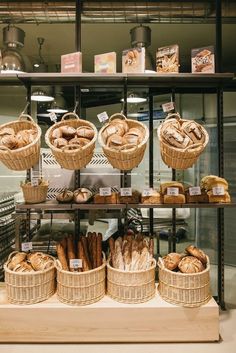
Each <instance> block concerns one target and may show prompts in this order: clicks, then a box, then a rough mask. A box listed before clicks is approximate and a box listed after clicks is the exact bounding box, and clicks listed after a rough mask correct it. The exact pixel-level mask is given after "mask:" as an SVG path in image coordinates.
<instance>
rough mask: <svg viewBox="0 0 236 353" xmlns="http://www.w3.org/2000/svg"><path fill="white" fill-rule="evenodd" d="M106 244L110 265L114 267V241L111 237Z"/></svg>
mask: <svg viewBox="0 0 236 353" xmlns="http://www.w3.org/2000/svg"><path fill="white" fill-rule="evenodd" d="M108 244H109V248H110V254H111V265H112V266H113V267H114V254H115V241H114V239H113V238H112V237H111V238H109V240H108Z"/></svg>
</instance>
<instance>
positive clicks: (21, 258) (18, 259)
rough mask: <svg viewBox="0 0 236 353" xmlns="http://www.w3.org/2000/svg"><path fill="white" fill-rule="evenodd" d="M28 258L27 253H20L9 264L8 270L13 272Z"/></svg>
mask: <svg viewBox="0 0 236 353" xmlns="http://www.w3.org/2000/svg"><path fill="white" fill-rule="evenodd" d="M26 257H27V254H26V253H25V252H18V253H16V254H15V255H14V256H13V257H12V258H11V261H10V262H9V264H8V268H9V269H10V270H13V269H14V268H15V267H16V266H17V265H19V264H20V263H21V262H22V261H24V260H25V259H26Z"/></svg>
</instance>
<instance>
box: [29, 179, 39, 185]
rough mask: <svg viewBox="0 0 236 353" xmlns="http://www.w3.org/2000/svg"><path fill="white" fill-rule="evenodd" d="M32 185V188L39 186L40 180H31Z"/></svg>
mask: <svg viewBox="0 0 236 353" xmlns="http://www.w3.org/2000/svg"><path fill="white" fill-rule="evenodd" d="M31 185H32V186H38V185H39V179H38V178H35V177H33V178H31Z"/></svg>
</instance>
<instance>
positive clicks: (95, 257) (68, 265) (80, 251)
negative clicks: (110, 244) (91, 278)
mask: <svg viewBox="0 0 236 353" xmlns="http://www.w3.org/2000/svg"><path fill="white" fill-rule="evenodd" d="M57 256H58V259H59V261H60V263H61V266H62V269H63V270H65V271H71V272H75V271H78V272H85V271H89V270H92V269H94V268H97V267H100V266H101V265H102V234H101V233H95V232H94V233H91V232H88V234H87V236H85V235H82V234H81V235H80V237H79V241H78V242H77V243H76V244H75V241H74V239H73V237H71V236H70V237H67V238H64V239H63V240H62V241H61V242H60V243H58V244H57ZM74 259H80V260H82V261H81V262H82V263H81V267H78V268H74V267H73V266H72V262H71V261H70V260H74Z"/></svg>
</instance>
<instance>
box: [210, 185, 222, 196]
mask: <svg viewBox="0 0 236 353" xmlns="http://www.w3.org/2000/svg"><path fill="white" fill-rule="evenodd" d="M212 194H213V195H214V196H223V195H224V194H225V188H224V187H223V186H214V187H213V188H212Z"/></svg>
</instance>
